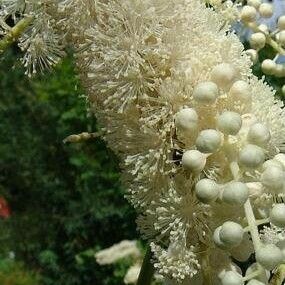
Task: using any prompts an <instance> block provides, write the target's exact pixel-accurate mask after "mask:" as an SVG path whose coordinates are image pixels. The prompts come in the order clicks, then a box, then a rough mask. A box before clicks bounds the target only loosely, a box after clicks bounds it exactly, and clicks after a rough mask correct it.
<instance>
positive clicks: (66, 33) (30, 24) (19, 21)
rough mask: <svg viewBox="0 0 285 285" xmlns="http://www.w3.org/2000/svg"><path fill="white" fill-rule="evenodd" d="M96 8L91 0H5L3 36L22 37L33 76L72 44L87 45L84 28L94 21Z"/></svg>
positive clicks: (0, 11) (0, 17)
mask: <svg viewBox="0 0 285 285" xmlns="http://www.w3.org/2000/svg"><path fill="white" fill-rule="evenodd" d="M94 7H95V2H94V1H87V0H86V1H85V0H60V1H57V0H1V1H0V35H2V36H5V35H6V36H7V35H8V37H11V38H15V39H17V37H18V36H19V39H18V46H19V47H20V48H21V50H22V51H23V52H24V55H23V57H22V62H23V64H24V66H25V67H26V73H27V74H28V75H29V76H31V75H33V74H35V73H37V72H42V71H43V70H46V69H50V68H51V67H52V66H54V65H55V64H57V63H58V62H59V60H60V59H61V58H62V57H63V56H64V55H65V48H66V47H67V46H68V45H70V43H72V44H71V45H72V46H75V47H76V48H83V47H82V46H79V43H82V44H83V45H86V44H87V43H86V37H84V31H85V30H86V28H87V27H88V25H91V24H92V23H93V21H92V18H93V17H94V14H95V12H94ZM11 22H12V23H13V25H14V26H13V25H12V26H10V25H11V24H10V23H11ZM18 26H19V27H18ZM18 30H19V31H18ZM18 33H19V35H18ZM0 52H2V51H1V48H0Z"/></svg>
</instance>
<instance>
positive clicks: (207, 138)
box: [196, 129, 222, 153]
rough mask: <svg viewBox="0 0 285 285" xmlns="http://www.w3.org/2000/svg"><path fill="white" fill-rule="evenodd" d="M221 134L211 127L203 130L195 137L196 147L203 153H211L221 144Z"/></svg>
mask: <svg viewBox="0 0 285 285" xmlns="http://www.w3.org/2000/svg"><path fill="white" fill-rule="evenodd" d="M221 143H222V137H221V134H220V133H219V132H218V131H216V130H213V129H208V130H203V131H201V132H200V134H199V135H198V137H197V140H196V146H197V149H198V150H200V151H201V152H204V153H213V152H215V151H216V150H218V148H219V147H220V146H221Z"/></svg>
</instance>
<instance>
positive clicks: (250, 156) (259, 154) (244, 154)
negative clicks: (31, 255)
mask: <svg viewBox="0 0 285 285" xmlns="http://www.w3.org/2000/svg"><path fill="white" fill-rule="evenodd" d="M264 160H265V155H264V151H263V149H262V148H260V147H259V146H257V145H252V144H248V145H246V146H245V147H244V148H243V149H242V150H241V151H240V152H239V162H240V164H241V165H243V166H245V167H248V168H256V167H258V166H260V165H261V164H262V163H263V162H264Z"/></svg>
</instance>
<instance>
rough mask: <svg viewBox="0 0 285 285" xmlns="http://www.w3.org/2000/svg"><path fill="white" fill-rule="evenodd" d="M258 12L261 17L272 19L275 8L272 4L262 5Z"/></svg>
mask: <svg viewBox="0 0 285 285" xmlns="http://www.w3.org/2000/svg"><path fill="white" fill-rule="evenodd" d="M258 12H259V14H260V16H261V17H263V18H270V17H272V15H273V6H272V4H270V3H262V4H261V5H260V6H259V8H258Z"/></svg>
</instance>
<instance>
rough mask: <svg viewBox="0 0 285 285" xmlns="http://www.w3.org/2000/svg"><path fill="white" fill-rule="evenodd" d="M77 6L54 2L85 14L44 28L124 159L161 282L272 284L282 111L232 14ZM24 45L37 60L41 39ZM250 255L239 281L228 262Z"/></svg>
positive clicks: (283, 179)
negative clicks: (72, 50) (68, 54)
mask: <svg viewBox="0 0 285 285" xmlns="http://www.w3.org/2000/svg"><path fill="white" fill-rule="evenodd" d="M4 2H5V1H4ZM4 2H3V3H4ZM23 2H26V1H7V3H18V5H20V4H21V3H23ZM28 2H29V3H32V4H34V5H39V7H41V8H42V7H44V6H45V5H43V3H47V2H46V1H42V2H43V3H41V1H36V2H35V3H36V4H35V3H34V2H30V1H28ZM82 2H84V5H85V6H84V5H83V4H82V3H81V1H80V0H63V1H59V4H58V3H57V5H56V6H57V9H56V10H54V11H56V12H52V13H51V15H53V18H54V19H56V18H57V17H58V19H60V17H62V15H67V14H68V11H74V10H76V9H74V7H75V8H78V9H77V10H76V11H80V9H81V8H82V7H85V8H86V13H85V14H86V17H85V16H82V15H81V14H80V13H79V14H76V13H73V12H70V20H69V21H67V22H66V18H64V17H63V18H62V21H60V20H56V21H55V24H52V26H51V27H50V28H49V26H47V27H46V28H45V29H43V30H44V31H48V30H49V29H53V30H56V31H61V32H63V33H64V37H62V39H63V40H64V41H65V40H67V39H71V40H72V41H73V43H74V45H75V46H76V47H77V49H76V60H77V66H78V70H79V72H80V77H81V79H82V82H83V84H84V85H85V88H86V90H87V93H88V99H89V102H90V110H91V111H92V112H94V113H95V114H96V116H97V118H98V122H99V124H100V125H101V126H102V133H103V137H104V139H105V140H106V141H107V143H108V145H109V147H110V148H111V149H112V150H114V151H115V152H116V153H117V154H118V156H119V157H120V159H121V161H122V172H123V182H124V184H125V185H126V186H127V187H128V189H129V190H128V193H127V195H126V196H127V198H128V199H129V201H130V202H131V203H132V205H133V206H134V207H135V208H136V210H137V212H138V214H139V217H138V220H137V222H138V227H139V229H140V231H141V233H142V235H143V236H144V237H145V238H146V239H148V240H149V241H150V242H151V249H152V252H153V259H154V260H153V262H154V267H155V268H156V270H157V271H158V273H159V274H162V275H164V277H165V280H166V282H167V284H176V282H180V283H182V284H187V283H188V282H191V284H202V282H203V284H212V283H213V284H221V283H222V284H223V285H242V284H245V282H248V281H249V282H248V283H247V284H250V285H254V284H259V285H260V284H268V271H270V270H273V269H274V268H275V267H277V266H278V265H280V264H281V263H282V262H284V260H285V254H284V241H283V239H282V238H280V236H281V237H283V236H284V235H283V234H284V227H285V205H284V196H285V155H284V154H282V153H280V152H281V151H282V150H284V137H285V120H284V119H285V111H284V109H283V104H282V103H281V102H279V101H278V100H276V99H274V91H273V90H272V89H271V88H270V87H269V86H267V85H266V84H265V83H264V82H263V81H261V80H258V79H257V78H256V77H255V76H253V74H252V72H251V69H250V67H251V64H252V62H251V58H250V57H249V56H248V54H249V51H247V52H245V51H244V50H243V45H242V44H241V43H240V41H239V39H238V37H237V36H236V35H235V34H234V33H233V32H231V31H230V29H229V23H230V21H231V20H232V19H234V18H235V16H234V17H232V18H231V17H230V16H231V15H233V14H232V13H234V14H235V13H236V11H237V10H236V8H237V6H235V5H230V3H229V2H227V3H226V4H225V5H226V6H223V7H224V8H225V9H224V8H221V9H220V10H218V9H217V11H214V9H212V8H209V7H208V8H207V7H206V5H205V3H202V2H201V1H199V0H96V1H82ZM5 3H6V2H5ZM48 3H50V2H48ZM251 3H253V1H252V2H251ZM249 5H250V6H245V7H243V8H242V10H241V17H242V19H243V21H244V22H246V23H252V21H253V20H252V19H253V18H250V17H249V16H248V15H247V14H246V11H247V10H246V9H251V10H252V7H253V4H250V3H249ZM7 7H10V8H9V9H10V10H9V9H8V8H7ZM7 7H6V11H10V12H9V14H10V15H12V16H14V17H16V16H17V14H15V13H14V14H13V12H11V11H14V10H13V9H14V6H13V5H12V4H11V5H10V6H9V5H8V6H7ZM21 7H22V6H21V5H20V6H18V7H17V9H18V10H19V9H21ZM26 7H27V6H26V5H24V6H23V8H22V9H27V8H26ZM37 7H38V6H37ZM51 7H53V6H52V5H51V6H49V9H50V8H51ZM80 7H81V8H80ZM248 7H251V8H248ZM262 7H265V8H266V7H267V8H266V9H265V8H264V9H263V8H262ZM268 7H269V6H268V5H267V6H266V5H263V4H261V5H260V6H259V13H260V14H261V15H263V16H265V15H269V14H268V13H267V12H268V11H267V10H268V9H269V8H268ZM12 8H13V9H12ZM79 8H80V9H79ZM70 9H71V10H70ZM72 9H73V10H72ZM32 10H33V11H34V9H32ZM44 11H47V10H46V9H44ZM81 11H82V10H81ZM60 13H63V14H60ZM266 13H267V14H266ZM85 14H84V15H85ZM245 14H246V15H247V16H246V15H245ZM74 15H77V16H74ZM225 15H226V19H225V18H224V16H225ZM46 19H48V18H46ZM246 19H247V20H246ZM50 23H54V22H53V21H51V20H50V21H48V24H50ZM64 23H65V24H64ZM66 23H67V24H66ZM32 30H33V29H32ZM61 32H60V34H61ZM39 34H40V33H39V32H37V33H36V35H39ZM259 36H260V35H259ZM31 38H33V37H30V38H29V39H27V42H26V40H25V36H23V39H22V45H23V46H25V47H26V49H27V51H29V56H27V57H26V58H27V60H29V61H32V62H34V61H33V60H31V55H32V54H35V56H36V57H37V58H38V55H37V51H39V48H38V47H41V46H43V41H41V40H40V39H37V40H36V41H35V43H36V44H37V48H35V46H34V44H35V43H34V42H33V45H32V47H30V41H31V40H30V39H31ZM44 38H45V41H44V43H45V45H44V46H45V48H48V47H49V50H50V47H53V49H54V46H55V45H54V44H53V43H52V41H51V40H50V38H49V37H48V36H47V37H44ZM266 39H267V38H266ZM268 41H269V38H268ZM251 42H252V46H253V47H255V48H256V47H257V46H256V45H255V43H256V41H255V40H254V37H253V39H252V40H251ZM48 43H50V45H49V44H48ZM271 43H272V42H271ZM45 48H43V49H44V50H45ZM258 48H259V47H258ZM53 49H52V50H53ZM56 50H57V49H55V51H56ZM31 51H33V52H32V53H31ZM251 53H252V54H253V52H251ZM53 54H57V52H54V53H53ZM48 59H50V58H49V57H48ZM50 60H51V62H53V61H54V62H55V61H56V60H53V58H51V59H50ZM262 225H266V226H267V227H264V228H263V230H262V231H260V229H261V228H262ZM253 252H254V253H255V256H256V263H254V264H252V266H251V267H250V268H249V269H248V271H247V274H246V275H245V276H242V275H241V273H240V270H239V268H238V267H237V266H236V265H235V264H234V263H233V261H232V260H233V258H234V259H235V260H238V261H245V260H247V259H248V258H249V256H250V255H251V253H253ZM189 280H190V281H189Z"/></svg>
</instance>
